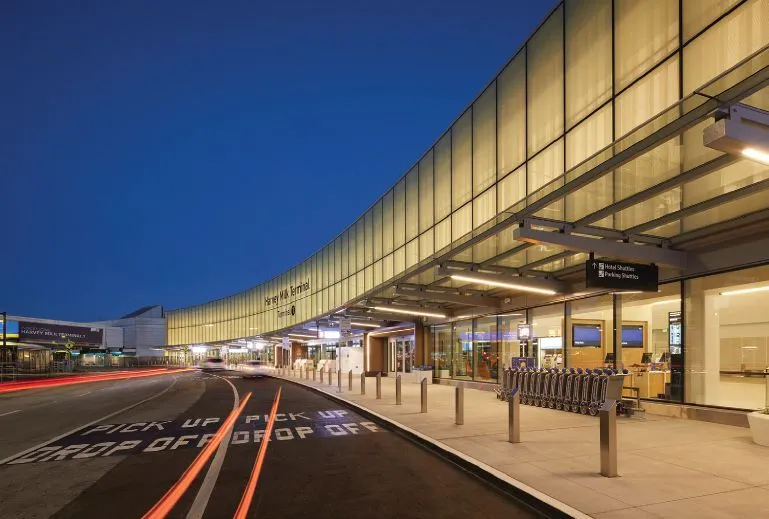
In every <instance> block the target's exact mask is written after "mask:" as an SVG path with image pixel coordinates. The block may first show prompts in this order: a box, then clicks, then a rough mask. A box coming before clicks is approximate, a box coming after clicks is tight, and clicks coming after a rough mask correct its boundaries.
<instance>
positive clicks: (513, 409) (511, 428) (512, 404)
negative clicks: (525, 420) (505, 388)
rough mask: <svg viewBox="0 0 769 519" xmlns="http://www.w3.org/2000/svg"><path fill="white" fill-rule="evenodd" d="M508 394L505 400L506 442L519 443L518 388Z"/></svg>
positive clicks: (519, 407)
mask: <svg viewBox="0 0 769 519" xmlns="http://www.w3.org/2000/svg"><path fill="white" fill-rule="evenodd" d="M510 393H511V394H510V396H508V400H507V441H509V442H510V443H521V395H520V394H519V393H518V388H514V389H513V390H512V391H511V392H510Z"/></svg>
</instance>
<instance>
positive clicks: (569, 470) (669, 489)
mask: <svg viewBox="0 0 769 519" xmlns="http://www.w3.org/2000/svg"><path fill="white" fill-rule="evenodd" d="M531 463H532V465H535V466H537V467H540V468H543V469H545V470H548V471H550V472H552V473H553V474H555V475H557V476H559V477H563V478H566V479H569V480H570V481H574V482H575V483H579V484H580V485H582V486H585V487H589V488H592V489H595V490H597V491H600V492H603V493H605V494H607V495H610V496H612V497H614V498H616V499H617V500H619V501H622V502H624V503H627V504H628V505H631V506H633V507H639V506H642V505H649V504H653V503H658V502H662V501H670V500H673V499H685V498H690V497H697V496H703V495H708V494H716V493H721V492H728V491H732V490H737V489H741V488H746V485H744V484H743V483H739V482H737V481H733V480H731V479H726V478H722V477H718V476H714V475H712V474H707V473H704V472H700V471H697V470H692V469H688V468H684V467H679V466H677V465H672V464H670V463H666V462H663V461H658V460H652V459H650V458H645V457H643V456H638V455H636V454H631V453H620V454H619V456H618V460H617V467H618V472H619V474H620V476H619V477H616V478H606V477H603V476H601V475H600V457H599V456H577V457H572V458H566V459H563V460H561V461H560V462H558V463H549V462H541V461H533V462H531Z"/></svg>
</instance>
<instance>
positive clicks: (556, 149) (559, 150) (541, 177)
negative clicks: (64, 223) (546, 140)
mask: <svg viewBox="0 0 769 519" xmlns="http://www.w3.org/2000/svg"><path fill="white" fill-rule="evenodd" d="M528 165H529V166H528V179H527V180H528V183H529V187H528V192H529V193H533V192H534V191H536V190H537V189H539V188H540V187H542V186H544V185H545V184H547V183H548V182H550V181H552V180H554V179H556V178H558V177H560V176H561V175H563V139H559V140H557V141H556V142H555V143H553V144H552V145H550V147H549V148H547V149H546V150H544V151H542V152H541V153H540V154H539V155H537V156H536V157H534V158H533V159H530V160H529V163H528Z"/></svg>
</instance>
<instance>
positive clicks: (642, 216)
mask: <svg viewBox="0 0 769 519" xmlns="http://www.w3.org/2000/svg"><path fill="white" fill-rule="evenodd" d="M680 209H681V188H680V187H676V188H674V189H671V190H670V191H666V192H664V193H661V194H659V195H657V196H654V197H652V198H650V199H648V200H644V201H643V202H640V203H638V204H636V205H634V206H632V207H629V208H627V209H625V210H623V211H620V212H619V213H617V215H616V222H617V227H618V228H619V229H623V230H624V229H627V228H629V227H634V226H636V225H641V224H642V223H646V222H649V221H651V220H654V219H656V218H660V217H662V216H665V215H667V214H669V213H672V212H675V211H678V210H680Z"/></svg>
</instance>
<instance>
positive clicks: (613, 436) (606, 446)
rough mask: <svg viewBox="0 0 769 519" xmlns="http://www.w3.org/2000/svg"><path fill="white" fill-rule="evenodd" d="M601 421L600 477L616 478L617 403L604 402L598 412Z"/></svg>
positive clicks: (611, 401)
mask: <svg viewBox="0 0 769 519" xmlns="http://www.w3.org/2000/svg"><path fill="white" fill-rule="evenodd" d="M598 415H599V417H600V420H601V475H602V476H605V477H607V478H616V477H617V402H616V401H614V400H608V401H606V402H605V403H604V404H603V405H602V406H601V409H599V410H598Z"/></svg>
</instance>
